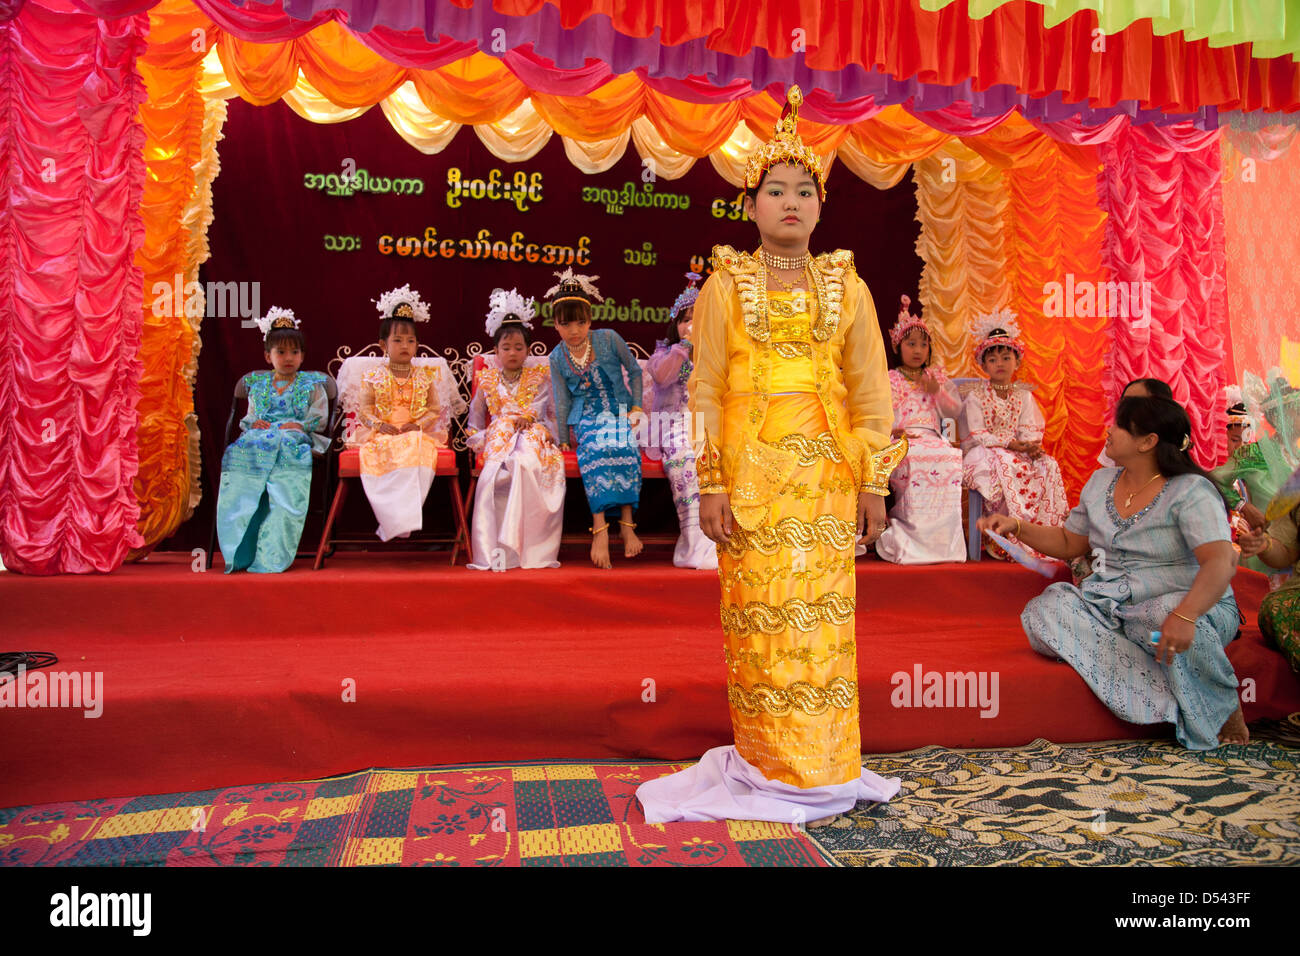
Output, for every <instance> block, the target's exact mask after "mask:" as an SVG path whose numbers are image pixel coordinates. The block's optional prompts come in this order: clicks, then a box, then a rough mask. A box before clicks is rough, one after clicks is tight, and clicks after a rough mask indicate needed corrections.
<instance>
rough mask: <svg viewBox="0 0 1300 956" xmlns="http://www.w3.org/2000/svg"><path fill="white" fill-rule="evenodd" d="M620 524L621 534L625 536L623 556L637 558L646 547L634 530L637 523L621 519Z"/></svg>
mask: <svg viewBox="0 0 1300 956" xmlns="http://www.w3.org/2000/svg"><path fill="white" fill-rule="evenodd" d="M619 526H620V527H619V534H621V535H622V536H623V557H625V558H635V557H636V556H637V555H638V554H640V553H641V549H642V548H643V547H645V545H643V544H642V543H641V539H640V538H638V537H637V536H636V531H635V530H634V529H635V528H636V525H634V524H631V523H629V522H627V521H620V522H619Z"/></svg>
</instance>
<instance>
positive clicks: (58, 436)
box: [0, 0, 149, 574]
mask: <svg viewBox="0 0 1300 956" xmlns="http://www.w3.org/2000/svg"><path fill="white" fill-rule="evenodd" d="M148 27H149V20H148V17H147V16H145V15H140V16H133V17H127V18H125V19H120V20H100V19H98V18H96V17H93V16H88V15H86V14H84V13H81V12H79V11H77V10H76V9H75V8H74V7H73V6H71V4H69V3H66V2H63V0H28V2H27V3H26V4H25V5H24V7H23V8H22V11H21V12H20V13H19V15H18V16H17V17H16V18H15V19H13V20H11V21H10V22H8V23H5V24H4V25H2V26H0V89H3V90H5V91H6V97H5V98H6V100H7V103H6V107H5V109H4V110H0V556H2V557H3V560H4V563H5V565H6V566H8V567H9V568H10V569H11V570H15V571H22V572H25V573H29V574H56V573H60V572H67V571H75V572H85V571H110V570H112V569H114V568H116V567H117V566H118V565H120V564H121V562H122V559H123V558H124V557H125V555H126V552H127V550H128V549H129V548H131V547H133V546H135V545H137V544H138V543H139V535H138V534H137V533H136V519H137V517H138V514H139V505H138V504H137V502H136V498H135V494H134V492H133V490H132V479H133V478H134V476H135V473H136V435H135V428H136V410H135V409H136V402H137V401H138V400H139V395H140V386H139V380H140V366H139V360H138V357H137V356H138V353H139V350H140V336H141V313H140V303H141V276H140V270H139V269H138V268H136V267H135V266H134V265H133V259H134V257H135V253H136V250H137V249H138V248H139V246H140V243H141V242H142V240H143V236H144V228H143V225H142V223H141V221H140V217H139V214H138V208H139V205H140V197H141V193H142V191H143V186H144V171H145V166H144V157H143V155H142V149H143V146H144V132H143V130H142V128H141V126H140V121H139V109H140V104H141V102H142V101H143V100H144V98H145V90H144V86H143V84H142V83H141V81H140V77H139V75H138V74H137V73H136V71H135V65H134V64H135V58H136V56H137V55H139V54H140V53H141V52H143V50H144V44H145V36H146V33H147V31H148Z"/></svg>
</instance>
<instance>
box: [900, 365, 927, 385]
mask: <svg viewBox="0 0 1300 956" xmlns="http://www.w3.org/2000/svg"><path fill="white" fill-rule="evenodd" d="M898 371H899V372H901V373H902V375H903V378H905V379H907V380H908V381H909V382H919V381H921V376H922V375H924V374H925V369H923V368H908V367H907V366H906V365H900V366H898Z"/></svg>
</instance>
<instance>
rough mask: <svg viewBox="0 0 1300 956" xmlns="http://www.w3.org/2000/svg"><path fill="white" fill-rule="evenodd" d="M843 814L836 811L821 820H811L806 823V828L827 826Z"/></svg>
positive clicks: (813, 828)
mask: <svg viewBox="0 0 1300 956" xmlns="http://www.w3.org/2000/svg"><path fill="white" fill-rule="evenodd" d="M840 816H841V814H838V813H835V814H832V815H831V816H829V817H822V818H821V819H820V820H809V821H808V822H807V823H805V824H804V829H806V830H816V829H818V828H819V827H827V826H830V825H831V824H832V823H834V822H835V821H836V820H838V819H839V818H840Z"/></svg>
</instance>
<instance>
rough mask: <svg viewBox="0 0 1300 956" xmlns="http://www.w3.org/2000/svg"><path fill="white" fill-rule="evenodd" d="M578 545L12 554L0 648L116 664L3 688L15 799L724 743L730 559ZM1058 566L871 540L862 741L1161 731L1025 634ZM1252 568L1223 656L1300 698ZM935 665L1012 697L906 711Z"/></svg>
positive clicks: (8, 799) (861, 622)
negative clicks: (65, 697)
mask: <svg viewBox="0 0 1300 956" xmlns="http://www.w3.org/2000/svg"><path fill="white" fill-rule="evenodd" d="M567 557H569V560H568V561H567V562H566V564H565V567H564V568H562V569H560V570H557V571H523V572H519V571H513V572H509V573H508V574H505V575H500V574H490V573H480V572H472V571H467V570H465V569H464V568H451V567H449V566H447V564H446V563H445V561H446V558H445V556H443V557H438V556H430V555H422V556H415V555H412V556H401V555H399V556H393V555H386V556H376V557H369V556H366V555H360V554H342V553H340V554H338V555H336V556H335V557H334V558H333V559H332V560H331V562H330V564H329V566H328V567H327V568H326V570H324V571H320V572H312V571H310V570H308V569H307V563H306V562H299V563H298V564H297V565H295V569H294V570H293V571H291V572H289V573H287V574H282V575H266V576H259V575H248V574H241V575H231V576H227V575H223V574H221V573H220V572H219V571H216V570H214V571H209V572H206V573H197V572H194V571H192V570H191V563H190V561H189V559H188V557H186V558H185V559H182V558H181V557H180V556H165V555H164V556H154V557H153V558H151V559H150V560H149V561H147V562H145V563H143V564H140V565H134V566H128V567H126V568H124V569H123V570H121V571H120V572H118V573H116V574H112V575H107V576H73V575H68V576H63V577H49V578H29V577H28V578H25V577H20V576H18V575H14V574H10V573H3V574H0V602H2V605H0V606H3V607H4V609H5V610H4V620H5V626H4V629H3V636H0V651H9V650H45V651H52V652H53V653H55V654H57V655H58V656H59V659H60V663H59V664H58V665H56V666H55V667H54V668H53V669H54V670H61V671H70V670H78V671H91V672H93V671H101V672H102V673H103V681H104V684H103V697H104V702H103V714H102V716H101V717H99V718H97V719H88V718H86V717H84V716H83V713H82V710H80V709H27V708H24V709H9V708H4V709H0V728H3V733H2V734H0V806H19V805H25V804H30V803H47V802H55V801H64V800H76V799H82V798H91V797H118V796H129V795H132V794H138V793H169V792H174V791H189V790H200V789H207V788H213V787H222V786H230V785H235V784H245V783H254V782H258V781H267V780H292V779H307V778H312V777H321V776H327V775H330V774H337V773H344V772H349V771H354V770H359V769H363V768H367V767H374V766H395V767H406V766H428V765H432V764H451V763H463V762H488V761H516V760H555V759H581V760H602V759H620V758H630V759H645V758H661V759H667V760H682V759H690V758H694V757H697V756H699V754H701V753H702V752H703V751H704V750H706V749H708V748H709V747H713V746H716V745H718V744H724V743H728V742H729V741H730V739H731V732H730V723H729V720H728V717H727V707H726V700H725V695H724V690H723V687H724V670H723V663H722V653H721V644H722V637H721V633H720V630H719V625H718V615H717V602H718V584H717V579H716V576H715V575H713V574H712V573H709V572H689V571H680V570H677V569H675V568H673V567H671V565H669V564H668V563H667V561H666V558H665V556H664V555H663V554H662V553H661V554H657V555H648V556H647V558H646V560H640V559H638V561H636V562H631V563H627V562H622V563H621V565H622V566H621V567H619V568H617V569H616V570H615V571H612V572H600V571H597V570H595V569H593V568H591V567H590V566H588V565H585V563H584V562H583V561H581V560H579V559H578V555H576V554H573V555H568V556H567ZM1043 586H1044V582H1043V579H1041V578H1039V577H1038V576H1036V575H1034V574H1031V573H1029V572H1027V571H1024V570H1022V569H1020V568H1016V567H1011V566H1006V565H998V564H994V563H993V562H990V561H983V562H980V563H978V564H973V565H950V566H945V567H943V568H929V569H925V568H900V567H895V566H892V565H887V564H884V563H882V562H878V561H870V562H861V563H860V565H859V573H858V588H859V595H858V610H859V614H858V642H859V645H858V647H859V650H858V656H859V675H860V680H861V690H860V695H861V709H862V738H863V750H864V751H866V752H869V753H889V752H894V751H899V750H905V749H909V748H913V747H918V746H923V745H926V744H940V745H944V746H949V747H970V746H1016V745H1019V744H1024V743H1027V742H1029V741H1031V740H1033V739H1034V738H1035V737H1046V738H1048V739H1049V740H1053V741H1057V742H1062V743H1064V742H1077V741H1087V740H1102V739H1109V738H1117V737H1118V738H1123V737H1142V736H1151V735H1152V734H1151V732H1150V731H1149V730H1144V729H1139V728H1134V727H1131V726H1129V725H1127V724H1124V723H1123V722H1121V721H1118V720H1116V719H1115V718H1114V717H1112V716H1111V715H1110V713H1109V712H1108V711H1107V710H1106V709H1105V708H1104V707H1103V706H1102V705H1101V704H1100V703H1099V702H1098V701H1097V700H1096V698H1095V697H1093V695H1092V693H1091V692H1090V691H1089V690H1088V688H1087V686H1086V685H1085V684H1084V683H1083V681H1082V680H1081V679H1080V678H1079V677H1078V676H1077V675H1076V674H1075V673H1074V672H1073V671H1072V670H1071V669H1070V668H1068V667H1066V666H1065V665H1063V664H1056V663H1053V662H1050V661H1047V660H1045V659H1043V658H1041V657H1039V656H1038V655H1036V654H1035V653H1034V652H1033V651H1031V650H1030V649H1029V647H1028V645H1027V644H1026V642H1025V638H1024V636H1023V634H1022V632H1021V629H1020V622H1019V612H1020V610H1021V608H1022V607H1023V606H1024V604H1025V602H1026V601H1027V600H1028V599H1029V598H1031V597H1033V596H1034V595H1035V594H1037V593H1038V592H1039V591H1040V590H1041V589H1042V588H1043ZM1236 590H1237V594H1238V600H1239V601H1240V602H1241V604H1242V606H1243V608H1244V609H1245V612H1246V615H1247V619H1248V621H1249V622H1250V623H1249V625H1248V626H1247V627H1246V628H1245V631H1244V634H1243V636H1242V638H1241V639H1240V640H1238V641H1237V642H1235V643H1234V644H1233V645H1232V646H1231V648H1230V651H1229V656H1230V657H1231V658H1232V660H1233V663H1234V666H1235V667H1236V669H1237V674H1238V677H1239V678H1242V679H1247V678H1249V679H1250V680H1253V681H1254V682H1255V696H1256V701H1255V702H1253V703H1252V702H1249V701H1248V702H1247V703H1246V705H1245V706H1246V716H1247V719H1255V718H1257V717H1276V716H1283V715H1285V714H1287V713H1290V712H1293V711H1297V710H1300V682H1297V681H1296V679H1295V677H1294V675H1292V674H1291V672H1290V671H1289V670H1288V669H1287V668H1286V666H1285V664H1284V663H1283V662H1282V659H1281V657H1280V656H1279V655H1278V654H1277V653H1276V652H1274V651H1272V650H1271V649H1269V648H1267V647H1265V646H1264V645H1263V643H1262V642H1261V639H1260V637H1259V633H1258V630H1257V629H1256V628H1255V626H1254V620H1255V612H1256V609H1257V608H1258V604H1259V600H1260V598H1261V597H1262V596H1263V594H1264V592H1265V582H1264V579H1263V577H1262V576H1259V575H1255V574H1252V573H1250V572H1242V573H1241V574H1239V575H1238V581H1237V585H1236ZM918 666H919V667H920V668H921V670H922V671H939V672H949V671H963V672H964V671H976V672H986V673H989V674H993V673H996V674H997V676H998V713H997V716H995V717H989V718H982V717H980V715H979V714H980V712H979V708H978V707H962V708H957V707H937V708H936V707H931V708H926V707H894V706H893V705H892V703H891V696H892V695H893V693H894V690H895V688H894V687H893V685H891V676H892V675H893V674H894V673H896V672H905V673H908V674H911V673H913V671H914V669H915V668H916V667H918ZM651 682H652V683H651ZM347 687H355V695H354V696H355V701H353V702H347V701H345V700H344V696H345V692H346V691H345V688H347ZM650 698H653V699H650Z"/></svg>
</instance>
